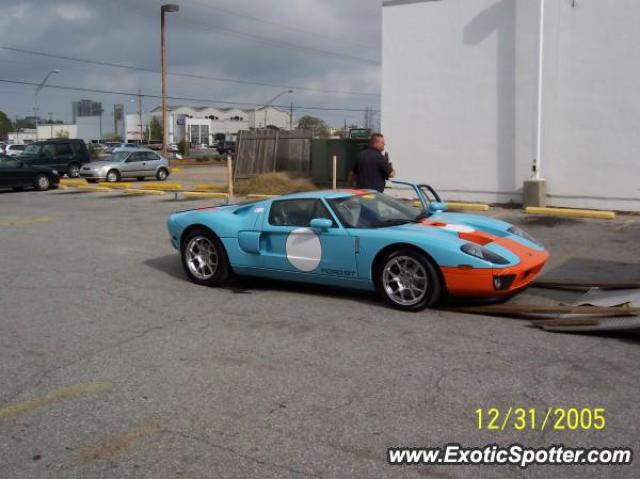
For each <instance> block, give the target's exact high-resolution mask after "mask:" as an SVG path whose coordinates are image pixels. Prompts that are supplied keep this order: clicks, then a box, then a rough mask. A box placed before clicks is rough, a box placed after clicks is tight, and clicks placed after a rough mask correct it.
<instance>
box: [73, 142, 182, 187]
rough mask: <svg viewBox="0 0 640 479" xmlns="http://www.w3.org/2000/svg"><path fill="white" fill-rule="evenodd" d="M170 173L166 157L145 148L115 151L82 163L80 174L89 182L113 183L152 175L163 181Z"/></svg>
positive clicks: (140, 179) (139, 179)
mask: <svg viewBox="0 0 640 479" xmlns="http://www.w3.org/2000/svg"><path fill="white" fill-rule="evenodd" d="M170 174H171V168H170V167H169V162H168V161H167V159H166V158H163V157H162V156H160V155H158V154H157V153H155V152H153V151H151V150H148V149H146V148H144V149H143V148H138V149H135V150H134V149H131V151H117V152H115V153H114V154H113V155H111V156H109V157H108V158H105V159H104V160H102V161H95V162H93V163H90V164H87V165H84V166H83V167H82V169H81V170H80V176H81V177H82V178H86V180H87V181H89V182H96V181H108V182H110V183H114V182H117V181H120V180H121V179H124V178H136V179H137V180H138V181H142V180H144V179H145V178H148V177H153V178H156V179H157V180H158V181H165V180H166V179H167V178H168V177H169V175H170Z"/></svg>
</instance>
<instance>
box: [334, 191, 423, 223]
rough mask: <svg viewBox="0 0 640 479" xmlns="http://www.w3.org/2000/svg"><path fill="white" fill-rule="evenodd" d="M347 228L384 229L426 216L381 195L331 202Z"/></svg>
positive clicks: (375, 194)
mask: <svg viewBox="0 0 640 479" xmlns="http://www.w3.org/2000/svg"><path fill="white" fill-rule="evenodd" d="M329 203H330V204H331V206H332V208H333V210H334V211H335V213H336V214H337V215H338V218H339V219H340V221H341V222H342V224H343V225H344V227H345V228H358V229H362V228H384V227H387V226H397V225H403V224H407V223H413V222H416V221H420V220H421V219H423V218H424V217H425V215H424V214H423V213H422V212H421V211H419V210H417V209H416V208H413V207H411V206H408V205H405V204H404V203H402V202H401V201H399V200H396V199H394V198H391V197H390V196H386V195H383V194H381V193H367V194H365V195H356V196H349V197H347V198H338V199H333V200H329Z"/></svg>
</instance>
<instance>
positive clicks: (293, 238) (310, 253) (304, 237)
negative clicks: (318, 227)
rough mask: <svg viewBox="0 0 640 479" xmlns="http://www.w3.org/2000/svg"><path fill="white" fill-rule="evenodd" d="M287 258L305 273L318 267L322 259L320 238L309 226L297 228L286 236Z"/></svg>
mask: <svg viewBox="0 0 640 479" xmlns="http://www.w3.org/2000/svg"><path fill="white" fill-rule="evenodd" d="M286 249H287V259H288V260H289V263H291V265H292V266H293V267H294V268H296V269H298V270H300V271H304V272H305V273H310V272H311V271H313V270H314V269H316V268H317V267H318V265H319V264H320V260H321V259H322V245H321V244H320V238H318V235H317V234H315V233H314V231H313V230H312V229H310V228H298V229H295V230H293V231H292V232H291V233H290V234H289V236H288V237H287V246H286Z"/></svg>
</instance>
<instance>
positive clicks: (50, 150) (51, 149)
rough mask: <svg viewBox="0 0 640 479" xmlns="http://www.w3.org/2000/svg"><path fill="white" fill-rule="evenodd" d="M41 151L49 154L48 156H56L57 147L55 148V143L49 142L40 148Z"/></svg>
mask: <svg viewBox="0 0 640 479" xmlns="http://www.w3.org/2000/svg"><path fill="white" fill-rule="evenodd" d="M40 152H41V153H42V154H45V155H47V156H55V154H56V149H55V147H54V146H53V145H51V144H47V145H44V146H43V147H42V150H40Z"/></svg>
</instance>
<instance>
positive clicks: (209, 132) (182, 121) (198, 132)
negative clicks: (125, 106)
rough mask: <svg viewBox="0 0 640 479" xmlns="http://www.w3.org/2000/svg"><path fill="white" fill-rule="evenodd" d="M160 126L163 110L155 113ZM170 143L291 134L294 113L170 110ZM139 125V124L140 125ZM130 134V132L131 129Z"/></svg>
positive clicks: (240, 110) (212, 109) (202, 109)
mask: <svg viewBox="0 0 640 479" xmlns="http://www.w3.org/2000/svg"><path fill="white" fill-rule="evenodd" d="M151 114H152V116H155V117H156V118H157V119H158V120H159V121H160V122H161V121H162V109H161V108H160V107H158V108H156V109H154V110H152V111H151ZM167 117H168V123H169V132H168V141H169V143H178V142H180V141H182V140H184V139H188V140H189V142H190V143H192V144H194V145H195V144H202V143H206V144H212V143H213V142H214V141H215V139H216V137H222V136H224V137H225V138H226V139H227V140H234V139H235V138H236V136H237V134H238V132H239V131H241V130H249V129H254V128H266V127H276V128H278V129H282V130H288V129H289V128H290V126H292V125H293V118H292V117H291V116H290V112H287V111H284V110H281V109H280V108H276V107H272V106H269V107H262V108H255V109H248V110H247V109H240V108H212V107H191V106H169V107H168V108H167ZM138 123H139V122H138ZM127 131H129V128H127Z"/></svg>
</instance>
